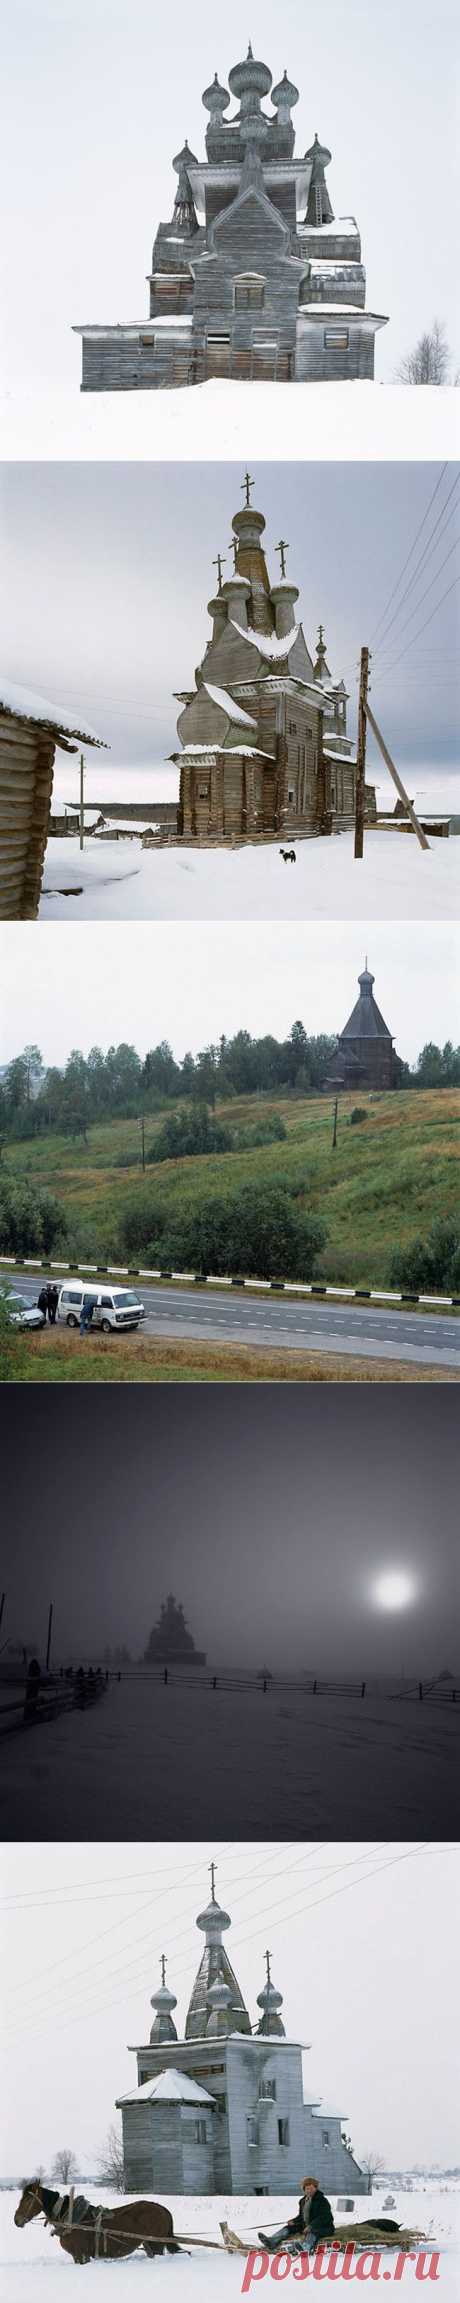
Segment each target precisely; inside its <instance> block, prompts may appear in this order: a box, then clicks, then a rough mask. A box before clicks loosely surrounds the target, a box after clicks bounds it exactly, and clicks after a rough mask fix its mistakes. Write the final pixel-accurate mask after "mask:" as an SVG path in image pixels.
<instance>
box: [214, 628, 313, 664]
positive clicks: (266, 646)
mask: <svg viewBox="0 0 460 2303" xmlns="http://www.w3.org/2000/svg"><path fill="white" fill-rule="evenodd" d="M230 623H231V625H232V629H233V631H234V632H238V636H239V639H241V636H242V635H241V625H240V624H235V623H234V621H233V616H231V617H230ZM299 632H300V624H291V629H290V631H289V632H284V633H283V637H282V639H281V640H279V639H277V635H276V632H251V631H249V628H248V630H247V632H243V639H244V640H245V641H246V640H248V642H249V647H250V648H257V653H258V655H259V656H263V657H264V658H265V661H266V663H268V664H276V663H284V658H285V656H289V655H290V653H291V648H293V647H294V641H295V640H298V637H299Z"/></svg>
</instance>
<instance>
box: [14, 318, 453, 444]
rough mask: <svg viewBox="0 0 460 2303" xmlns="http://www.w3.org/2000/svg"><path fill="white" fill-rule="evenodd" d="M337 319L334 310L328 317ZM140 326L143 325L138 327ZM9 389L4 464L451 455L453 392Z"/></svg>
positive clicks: (369, 387) (342, 387)
mask: <svg viewBox="0 0 460 2303" xmlns="http://www.w3.org/2000/svg"><path fill="white" fill-rule="evenodd" d="M336 316H337V315H336ZM144 326H145V323H144ZM75 355H76V366H75V382H74V385H73V388H72V390H71V391H68V392H66V393H65V394H64V393H61V396H60V397H59V398H58V397H57V396H56V394H55V393H53V392H52V391H50V390H49V388H48V390H47V391H45V390H43V394H42V397H40V395H39V394H38V393H37V392H36V391H35V390H34V391H33V392H32V391H30V392H27V391H24V393H23V395H22V397H21V395H20V394H19V393H18V392H16V391H15V392H14V395H12V396H11V397H7V396H6V395H5V398H4V399H3V401H2V402H1V403H0V427H1V434H2V456H3V459H4V461H8V459H11V460H18V461H24V462H35V461H36V460H40V459H42V458H46V459H51V460H53V459H54V460H57V461H61V462H62V461H63V462H65V461H66V459H67V458H69V457H70V458H76V459H77V460H78V459H80V458H81V459H82V460H83V461H84V462H90V461H91V460H94V461H95V462H96V463H104V462H108V463H113V462H114V461H116V460H118V459H120V460H123V459H124V460H125V461H126V460H128V461H130V460H133V461H136V460H137V461H138V462H140V463H143V462H145V460H146V459H147V460H148V459H150V458H152V457H153V458H163V459H164V460H166V461H167V460H168V458H169V459H170V460H171V461H174V460H175V459H178V460H180V461H181V462H182V463H188V462H190V463H194V462H195V461H196V460H201V461H202V462H205V463H206V462H207V463H214V462H217V463H226V462H228V461H229V460H233V461H235V459H237V460H238V461H239V460H240V458H244V465H245V466H246V463H247V462H248V459H249V460H250V459H251V457H256V458H257V457H258V458H259V462H261V463H263V462H266V463H268V462H270V461H272V460H273V453H274V450H275V453H276V458H277V461H278V463H296V462H300V463H304V462H305V452H306V444H307V446H308V455H309V456H310V457H313V458H314V460H316V461H318V462H320V461H321V460H322V459H323V458H328V457H331V458H332V459H333V460H334V461H337V462H342V461H344V462H346V461H347V460H350V461H351V462H354V463H356V462H358V463H363V462H366V461H370V462H376V461H377V462H378V461H379V460H380V459H385V458H388V457H390V458H392V459H393V461H397V462H402V463H406V462H407V463H417V462H420V461H424V460H426V461H433V462H435V463H436V462H439V463H444V462H445V460H446V458H448V459H455V457H456V455H458V451H459V445H460V407H459V394H458V392H455V391H450V390H445V391H439V389H438V387H437V386H436V385H431V386H430V385H426V387H425V388H424V389H421V390H420V391H411V390H409V388H408V387H407V386H406V385H404V384H383V385H379V384H378V383H376V384H372V383H355V384H351V383H350V384H332V383H330V384H234V383H231V382H230V381H229V380H227V379H225V378H221V379H217V378H216V380H215V381H213V382H211V383H209V384H200V385H195V386H194V387H193V388H190V389H185V390H182V391H177V392H164V391H162V392H148V391H146V392H82V393H80V391H79V365H80V352H79V346H78V348H77V342H75Z"/></svg>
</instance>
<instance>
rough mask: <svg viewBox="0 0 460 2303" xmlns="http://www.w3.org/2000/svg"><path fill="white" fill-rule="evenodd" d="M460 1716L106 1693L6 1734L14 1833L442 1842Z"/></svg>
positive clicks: (7, 1831)
mask: <svg viewBox="0 0 460 2303" xmlns="http://www.w3.org/2000/svg"><path fill="white" fill-rule="evenodd" d="M459 1722H460V1711H457V1709H456V1708H455V1706H454V1705H452V1706H450V1707H448V1706H446V1708H445V1709H438V1708H436V1707H435V1706H434V1705H433V1706H429V1705H428V1704H420V1703H417V1702H413V1701H410V1702H409V1701H407V1700H406V1701H402V1700H399V1701H398V1700H397V1699H396V1698H392V1697H391V1696H389V1697H387V1698H386V1700H385V1699H384V1698H382V1697H381V1696H380V1697H379V1695H378V1694H377V1693H376V1694H375V1695H374V1694H370V1695H369V1697H368V1698H366V1699H365V1701H364V1702H362V1701H361V1700H360V1698H359V1697H358V1696H354V1695H350V1696H348V1695H347V1696H346V1697H338V1698H333V1697H327V1696H326V1697H325V1696H318V1697H315V1696H314V1695H313V1694H309V1693H308V1692H307V1693H305V1694H303V1693H301V1694H299V1693H298V1692H297V1691H296V1690H295V1689H293V1691H291V1690H288V1692H286V1693H282V1692H278V1691H276V1690H275V1689H273V1690H272V1691H271V1692H269V1693H268V1695H267V1696H266V1697H264V1696H263V1695H262V1694H258V1693H254V1692H251V1693H249V1692H248V1693H246V1691H244V1692H243V1693H242V1694H238V1695H233V1694H230V1693H228V1692H224V1693H222V1694H220V1693H217V1694H213V1692H212V1690H211V1689H210V1688H209V1686H199V1685H196V1686H194V1687H193V1689H186V1688H183V1687H178V1686H177V1684H171V1685H170V1686H169V1687H167V1688H165V1687H164V1686H163V1684H162V1682H161V1681H155V1680H145V1679H127V1680H124V1681H122V1682H121V1684H115V1683H112V1684H111V1686H110V1688H109V1690H108V1693H107V1695H106V1697H105V1698H104V1701H103V1702H101V1703H99V1704H97V1705H96V1706H95V1707H94V1708H92V1709H91V1710H90V1711H83V1712H80V1711H79V1712H71V1713H67V1714H64V1715H62V1716H61V1717H60V1718H58V1719H56V1720H53V1721H49V1722H47V1723H44V1724H43V1725H42V1726H40V1727H38V1726H36V1727H34V1728H33V1729H30V1730H29V1732H28V1733H22V1732H18V1733H16V1734H15V1735H12V1736H11V1737H6V1738H5V1739H4V1741H3V1745H2V1777H3V1790H2V1799H1V1808H0V1828H2V1830H3V1835H4V1836H5V1837H7V1838H13V1839H16V1838H21V1839H31V1840H33V1839H39V1838H43V1839H54V1838H55V1837H56V1818H57V1817H59V1834H60V1836H62V1838H67V1839H72V1838H76V1837H77V1838H78V1837H82V1838H85V1839H98V1838H103V1839H127V1840H128V1839H129V1840H132V1839H136V1838H138V1839H168V1840H171V1839H180V1838H181V1836H182V1835H183V1831H184V1816H186V1817H188V1818H190V1817H193V1832H194V1837H195V1838H196V1839H199V1838H206V1837H207V1836H208V1835H209V1832H210V1831H212V1830H213V1829H214V1818H215V1813H216V1808H217V1804H218V1811H219V1818H220V1829H221V1832H222V1833H223V1834H224V1836H225V1837H228V1838H230V1837H236V1838H241V1837H243V1838H244V1839H248V1838H249V1839H250V1838H256V1839H258V1838H261V1837H267V1838H270V1837H273V1836H275V1837H278V1838H289V1837H291V1836H294V1837H295V1838H309V1839H316V1838H317V1837H318V1836H319V1837H320V1838H322V1839H324V1838H329V1837H331V1838H337V1837H340V1835H341V1834H342V1833H343V1828H344V1823H345V1825H346V1831H347V1834H348V1836H349V1837H351V1838H356V1839H366V1838H369V1836H372V1837H375V1838H381V1839H387V1838H390V1839H395V1838H406V1837H409V1838H411V1839H416V1838H419V1837H420V1838H423V1839H438V1838H439V1837H440V1836H441V1837H447V1838H448V1837H451V1836H452V1833H455V1828H456V1826H455V1815H456V1811H457V1820H458V1821H460V1812H459V1807H460V1802H459V1783H460V1772H459V1767H458V1758H459Z"/></svg>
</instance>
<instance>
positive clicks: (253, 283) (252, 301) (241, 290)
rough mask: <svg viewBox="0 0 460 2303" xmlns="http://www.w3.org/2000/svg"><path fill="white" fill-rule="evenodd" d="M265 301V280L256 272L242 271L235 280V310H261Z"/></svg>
mask: <svg viewBox="0 0 460 2303" xmlns="http://www.w3.org/2000/svg"><path fill="white" fill-rule="evenodd" d="M264 303H265V282H264V281H263V280H261V279H259V277H258V275H257V274H256V273H251V272H242V273H241V275H240V278H239V280H235V312H255V311H256V312H261V311H262V309H263V305H264Z"/></svg>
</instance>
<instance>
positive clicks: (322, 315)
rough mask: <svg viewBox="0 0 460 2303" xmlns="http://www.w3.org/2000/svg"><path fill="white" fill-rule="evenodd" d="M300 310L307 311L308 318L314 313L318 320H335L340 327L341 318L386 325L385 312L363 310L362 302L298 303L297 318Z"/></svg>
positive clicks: (378, 325) (376, 326) (374, 324)
mask: <svg viewBox="0 0 460 2303" xmlns="http://www.w3.org/2000/svg"><path fill="white" fill-rule="evenodd" d="M302 312H308V316H309V318H310V319H311V316H312V314H314V315H316V318H317V319H318V320H321V319H323V320H324V319H326V320H336V321H337V327H340V322H341V320H343V319H345V318H349V319H355V320H366V321H371V322H372V326H373V327H374V328H384V327H385V326H386V314H385V313H382V312H365V311H364V309H363V305H362V304H342V303H340V304H323V303H315V304H299V315H298V316H299V319H301V318H302Z"/></svg>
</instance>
